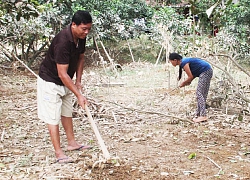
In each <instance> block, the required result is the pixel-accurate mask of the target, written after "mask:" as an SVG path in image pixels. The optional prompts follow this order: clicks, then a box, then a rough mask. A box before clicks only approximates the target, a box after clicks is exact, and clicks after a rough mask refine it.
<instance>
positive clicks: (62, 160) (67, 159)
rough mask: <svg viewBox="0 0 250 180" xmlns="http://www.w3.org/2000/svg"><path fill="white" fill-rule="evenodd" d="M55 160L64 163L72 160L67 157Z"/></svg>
mask: <svg viewBox="0 0 250 180" xmlns="http://www.w3.org/2000/svg"><path fill="white" fill-rule="evenodd" d="M56 162H57V163H59V164H65V163H73V162H74V160H73V159H71V158H69V157H64V158H58V159H57V160H56Z"/></svg>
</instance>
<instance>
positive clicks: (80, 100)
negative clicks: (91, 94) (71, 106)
mask: <svg viewBox="0 0 250 180" xmlns="http://www.w3.org/2000/svg"><path fill="white" fill-rule="evenodd" d="M77 99H78V104H79V105H80V106H81V107H82V108H83V109H84V108H85V104H88V101H87V99H86V97H84V96H83V95H82V94H81V95H80V96H79V97H77Z"/></svg>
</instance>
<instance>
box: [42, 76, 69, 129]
mask: <svg viewBox="0 0 250 180" xmlns="http://www.w3.org/2000/svg"><path fill="white" fill-rule="evenodd" d="M37 107H38V108H37V111H38V118H39V119H41V120H43V121H45V123H48V124H53V125H58V124H59V122H60V120H61V116H65V117H72V112H73V105H72V93H71V91H70V90H69V89H68V88H67V87H65V86H60V85H56V84H55V83H52V82H47V81H44V80H43V79H41V78H40V77H39V78H38V80H37Z"/></svg>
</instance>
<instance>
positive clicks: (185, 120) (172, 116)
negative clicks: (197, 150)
mask: <svg viewBox="0 0 250 180" xmlns="http://www.w3.org/2000/svg"><path fill="white" fill-rule="evenodd" d="M107 102H109V103H112V104H115V105H117V106H120V107H122V108H124V109H128V110H131V111H136V112H140V113H146V114H157V115H160V116H166V117H170V118H174V119H178V120H179V121H182V122H188V123H190V124H193V122H192V121H189V120H187V119H183V118H180V117H178V116H174V115H170V114H164V113H160V112H153V111H143V110H140V109H135V108H128V107H125V106H122V105H120V104H118V103H115V102H111V101H107Z"/></svg>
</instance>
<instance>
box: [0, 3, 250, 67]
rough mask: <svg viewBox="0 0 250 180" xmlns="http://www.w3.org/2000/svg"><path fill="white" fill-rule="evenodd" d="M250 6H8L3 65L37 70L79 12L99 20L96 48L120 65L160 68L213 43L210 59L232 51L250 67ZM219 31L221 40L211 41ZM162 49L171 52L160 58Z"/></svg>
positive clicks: (2, 17)
mask: <svg viewBox="0 0 250 180" xmlns="http://www.w3.org/2000/svg"><path fill="white" fill-rule="evenodd" d="M249 6H250V5H249V3H248V2H247V0H241V1H239V2H237V1H232V0H227V1H226V0H219V1H217V0H203V1H199V0H189V1H142V0H110V1H97V0H74V1H72V0H55V1H44V0H26V1H20V0H19V1H14V0H4V1H2V3H1V5H0V39H1V59H2V62H13V61H15V58H14V56H17V57H19V58H20V59H21V60H22V61H24V62H25V63H26V64H28V66H32V65H36V64H37V63H38V62H37V61H39V60H41V56H43V55H44V52H46V50H47V48H48V44H49V41H50V40H51V39H52V37H53V36H54V35H55V34H56V33H57V32H59V31H60V30H61V29H62V28H63V27H65V26H66V25H67V24H69V23H70V20H71V17H72V15H73V13H74V12H75V11H76V10H78V9H84V10H88V11H90V12H91V14H92V15H93V18H94V27H93V32H92V35H91V41H89V42H90V44H89V46H90V48H94V49H95V50H96V48H97V47H94V46H93V44H94V40H96V42H97V45H98V44H99V43H100V42H104V46H105V47H106V49H107V51H108V52H109V53H110V56H111V58H112V59H114V61H117V62H130V61H132V60H135V61H138V60H139V59H140V60H143V61H151V62H155V61H156V59H157V57H158V56H160V57H161V59H160V60H164V58H163V57H164V54H166V53H168V52H169V51H178V52H180V53H182V54H183V55H199V54H197V49H199V47H200V46H201V45H204V44H203V42H208V43H206V45H207V46H209V47H208V48H207V50H208V51H210V53H211V52H214V51H216V52H218V53H220V52H223V53H225V52H224V51H225V50H229V51H230V52H229V53H232V52H233V54H239V56H238V57H239V59H237V60H239V61H241V62H242V61H244V62H245V63H249V60H248V57H249V42H250V41H249V35H250V34H249V33H250V32H249V26H250V23H249V19H250V18H249V16H250V10H249ZM195 17H198V18H199V19H198V20H197V19H196V20H197V21H196V20H195ZM214 26H218V27H219V34H218V36H217V37H216V38H211V39H208V36H209V35H211V31H212V29H213V27H214ZM197 34H199V35H200V36H197ZM216 44H220V45H221V46H218V47H215V45H216ZM128 45H129V47H128ZM99 46H100V44H99ZM161 48H162V49H163V50H166V51H163V53H161V54H159V53H160V50H161ZM128 49H130V51H128ZM142 52H143V53H142ZM131 56H133V57H131Z"/></svg>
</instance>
